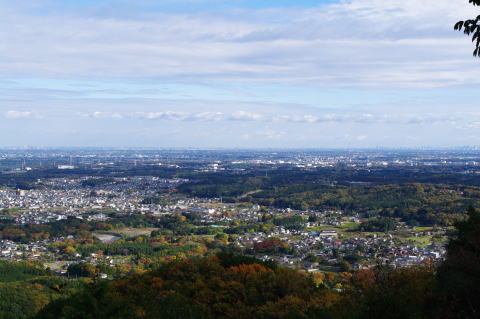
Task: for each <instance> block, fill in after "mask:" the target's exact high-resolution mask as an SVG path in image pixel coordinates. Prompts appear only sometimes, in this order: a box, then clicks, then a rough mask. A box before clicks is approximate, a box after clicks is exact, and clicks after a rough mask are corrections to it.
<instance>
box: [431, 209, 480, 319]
mask: <svg viewBox="0 0 480 319" xmlns="http://www.w3.org/2000/svg"><path fill="white" fill-rule="evenodd" d="M456 228H457V230H458V233H457V236H455V237H454V238H452V239H451V240H450V242H449V243H448V245H447V256H446V259H445V262H444V263H443V264H442V265H441V266H440V268H439V269H438V284H439V288H440V296H441V305H442V306H441V308H443V309H442V311H441V312H442V313H441V317H442V318H463V319H468V318H479V317H480V302H479V300H480V212H479V211H477V210H475V209H474V208H473V207H469V208H468V218H467V219H466V220H464V221H461V222H458V223H457V224H456Z"/></svg>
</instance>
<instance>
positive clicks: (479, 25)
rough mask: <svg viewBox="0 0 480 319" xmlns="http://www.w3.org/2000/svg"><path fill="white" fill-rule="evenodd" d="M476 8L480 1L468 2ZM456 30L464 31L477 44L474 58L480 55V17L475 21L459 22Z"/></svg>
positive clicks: (470, 0) (469, 0)
mask: <svg viewBox="0 0 480 319" xmlns="http://www.w3.org/2000/svg"><path fill="white" fill-rule="evenodd" d="M468 2H470V3H472V4H473V5H474V6H479V5H480V0H468ZM454 28H455V30H458V31H462V30H463V32H464V33H465V34H466V35H468V36H470V35H471V36H472V42H474V43H475V50H474V51H473V55H474V56H479V55H480V15H479V16H477V17H476V18H474V19H468V20H465V21H458V22H457V23H456V24H455V27H454Z"/></svg>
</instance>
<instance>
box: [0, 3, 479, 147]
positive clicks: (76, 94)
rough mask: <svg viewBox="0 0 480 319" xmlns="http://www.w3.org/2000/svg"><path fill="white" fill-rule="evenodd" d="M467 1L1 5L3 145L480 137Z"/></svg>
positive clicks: (400, 143) (437, 141) (338, 143)
mask: <svg viewBox="0 0 480 319" xmlns="http://www.w3.org/2000/svg"><path fill="white" fill-rule="evenodd" d="M479 13H480V10H479V9H478V8H476V7H473V6H471V5H469V4H468V1H464V0H435V1H434V0H425V1H418V0H406V1H402V2H398V1H389V0H387V1H386V0H349V1H313V0H300V1H290V0H279V1H269V0H268V1H267V0H265V1H251V0H233V1H217V0H164V1H155V0H138V1H125V0H95V1H93V0H83V1H70V0H69V1H55V0H35V1H34V0H25V1H8V0H0V48H1V49H0V148H8V147H17V146H31V147H106V148H109V147H126V148H130V147H139V148H176V149H183V148H198V149H212V148H213V149H264V148H271V149H289V148H296V149H322V148H376V147H380V148H419V147H428V148H459V147H466V146H476V145H480V108H479V106H478V104H477V103H476V102H477V101H478V100H479V98H480V92H479V90H478V85H479V84H480V83H479V82H480V60H479V59H476V58H472V56H471V52H472V50H473V46H472V44H471V41H470V40H469V39H468V38H467V37H465V36H464V35H463V34H461V33H458V32H455V31H453V25H454V23H455V22H456V21H458V20H461V19H463V18H466V17H471V16H476V15H478V14H479Z"/></svg>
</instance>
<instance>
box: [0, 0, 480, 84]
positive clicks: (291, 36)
mask: <svg viewBox="0 0 480 319" xmlns="http://www.w3.org/2000/svg"><path fill="white" fill-rule="evenodd" d="M464 2H466V1H462V2H460V1H452V0H425V1H418V0H406V1H390V0H389V1H385V0H352V1H342V2H341V3H340V4H334V5H330V6H321V7H319V8H310V9H307V8H303V9H302V8H288V9H286V8H284V9H269V10H253V9H252V10H247V9H243V10H233V11H228V10H226V11H223V12H222V11H218V10H217V11H215V13H208V12H205V11H204V12H202V13H189V14H180V13H176V14H174V13H168V14H166V13H162V12H158V11H157V12H150V13H149V14H148V15H145V16H144V17H142V19H139V18H138V17H137V16H135V18H132V17H129V13H128V12H122V15H118V16H116V17H112V16H111V15H110V16H109V17H101V16H98V15H97V16H91V15H87V11H85V12H83V15H82V11H81V10H80V12H79V13H70V14H67V15H65V14H62V15H56V14H55V12H50V13H49V14H48V13H47V14H44V15H40V16H37V15H33V14H31V13H27V12H26V11H22V10H20V9H15V6H11V7H12V8H13V9H12V10H13V13H12V10H10V11H9V10H6V11H5V13H3V14H2V13H0V38H2V42H1V43H0V61H1V62H0V71H1V72H2V74H3V75H4V76H15V77H17V76H29V77H30V76H36V77H68V78H71V77H90V78H91V77H94V78H95V77H96V78H103V77H108V78H112V77H113V78H125V77H128V78H164V79H165V78H168V79H183V80H191V81H197V80H206V79H210V80H235V81H251V82H255V81H270V82H284V83H312V82H313V83H315V84H317V85H327V86H347V85H348V86H359V87H365V86H370V87H405V86H409V87H412V86H414V87H418V86H424V87H436V86H448V85H458V84H463V83H464V84H468V85H473V84H476V83H477V84H478V81H479V80H478V79H479V78H480V77H479V75H480V70H479V68H472V64H473V62H472V60H471V57H470V51H471V44H470V43H469V41H468V39H467V38H465V37H464V36H463V35H461V34H458V33H455V32H454V31H453V30H452V25H453V23H454V22H455V21H456V20H457V19H461V18H464V17H468V16H469V15H472V14H473V15H475V14H474V13H475V12H472V11H473V10H472V7H471V6H470V5H468V3H464ZM278 17H282V19H281V21H278ZM59 26H61V27H59ZM31 52H35V54H31Z"/></svg>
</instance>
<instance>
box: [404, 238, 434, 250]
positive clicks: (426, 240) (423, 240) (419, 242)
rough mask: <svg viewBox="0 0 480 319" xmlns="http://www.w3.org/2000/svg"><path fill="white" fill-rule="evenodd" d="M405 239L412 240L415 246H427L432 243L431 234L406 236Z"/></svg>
mask: <svg viewBox="0 0 480 319" xmlns="http://www.w3.org/2000/svg"><path fill="white" fill-rule="evenodd" d="M406 240H407V241H409V242H414V243H415V244H416V245H417V246H420V247H427V246H429V245H431V244H432V236H423V237H415V236H411V237H407V238H406Z"/></svg>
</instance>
